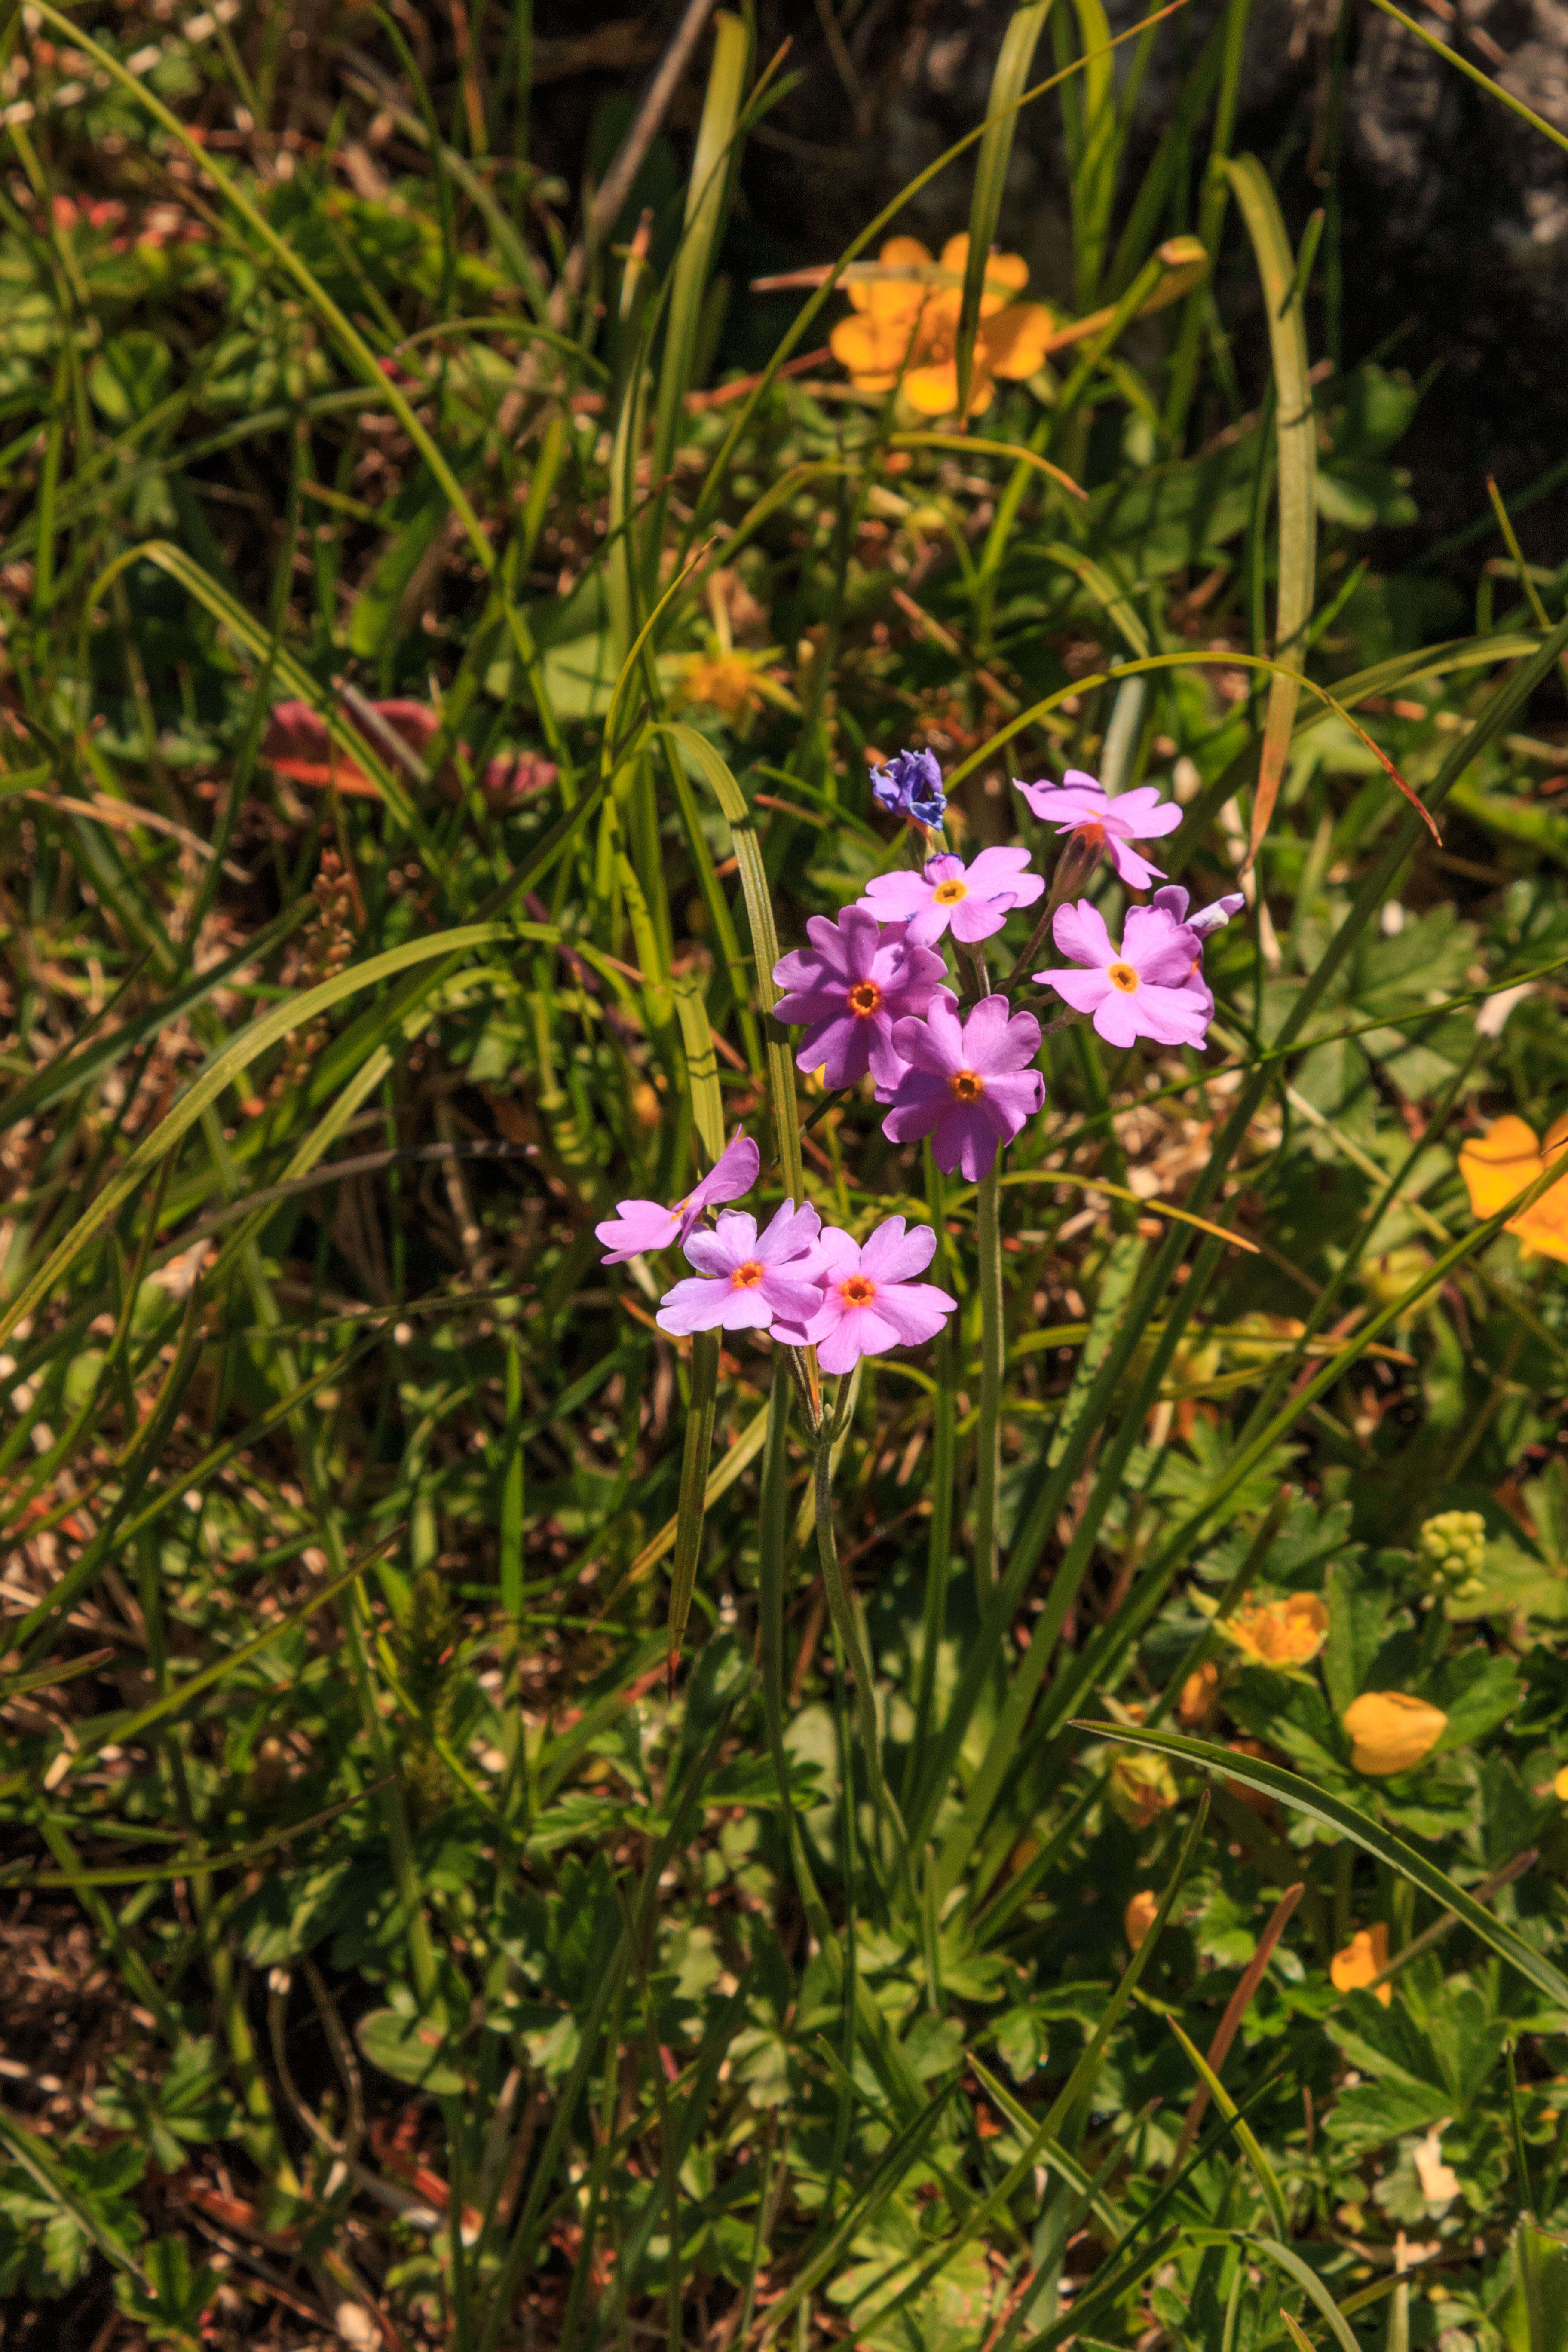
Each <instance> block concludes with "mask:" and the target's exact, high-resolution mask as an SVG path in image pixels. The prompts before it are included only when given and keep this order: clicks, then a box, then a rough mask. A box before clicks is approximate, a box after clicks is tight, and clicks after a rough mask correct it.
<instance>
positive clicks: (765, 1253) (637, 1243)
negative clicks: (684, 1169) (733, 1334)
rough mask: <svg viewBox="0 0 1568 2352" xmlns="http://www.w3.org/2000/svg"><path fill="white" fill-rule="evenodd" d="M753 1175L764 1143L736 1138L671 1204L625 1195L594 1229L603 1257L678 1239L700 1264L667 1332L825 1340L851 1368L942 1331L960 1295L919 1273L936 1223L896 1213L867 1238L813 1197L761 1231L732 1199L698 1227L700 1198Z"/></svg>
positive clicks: (819, 1343)
mask: <svg viewBox="0 0 1568 2352" xmlns="http://www.w3.org/2000/svg"><path fill="white" fill-rule="evenodd" d="M748 1153H749V1154H750V1159H749V1160H748V1159H747V1158H746V1156H745V1155H747V1154H748ZM756 1174H757V1147H756V1145H755V1144H754V1143H748V1142H744V1141H742V1140H739V1139H738V1140H737V1141H735V1142H734V1143H731V1146H730V1148H729V1150H727V1151H726V1152H725V1153H724V1154H723V1156H722V1158H721V1160H719V1161H718V1162H717V1163H716V1165H715V1166H714V1168H713V1169H712V1171H711V1172H710V1174H709V1175H708V1176H706V1177H705V1178H704V1179H703V1181H702V1183H701V1184H700V1185H699V1186H698V1188H697V1191H696V1192H690V1193H689V1194H688V1195H687V1197H686V1199H685V1200H684V1201H677V1202H675V1203H674V1205H673V1206H672V1207H671V1208H668V1209H664V1208H661V1207H660V1205H659V1203H658V1202H657V1201H622V1202H619V1203H618V1207H619V1212H620V1213H619V1215H618V1216H617V1217H613V1218H606V1219H605V1223H603V1224H602V1225H599V1226H597V1227H596V1228H595V1230H596V1232H597V1234H598V1237H599V1239H600V1240H601V1241H602V1242H607V1243H609V1244H611V1248H610V1251H609V1254H608V1255H606V1257H605V1264H606V1265H619V1264H620V1262H621V1260H622V1259H623V1258H626V1257H632V1256H635V1255H637V1253H638V1251H640V1250H644V1249H662V1248H665V1247H667V1246H668V1244H669V1243H670V1242H672V1241H674V1240H676V1239H677V1238H679V1242H680V1244H681V1247H682V1249H683V1250H684V1251H685V1253H686V1257H687V1262H688V1264H689V1265H694V1266H695V1267H696V1269H697V1271H696V1273H695V1274H694V1275H692V1276H689V1277H688V1278H687V1279H686V1280H685V1281H683V1282H678V1283H676V1284H675V1286H673V1288H672V1289H669V1290H667V1291H666V1292H665V1294H664V1297H662V1298H661V1299H660V1301H659V1307H658V1317H657V1318H656V1320H657V1321H658V1328H659V1329H660V1330H661V1331H668V1333H669V1334H670V1335H671V1337H672V1338H680V1339H684V1338H685V1337H686V1336H687V1335H688V1334H689V1332H692V1331H768V1332H771V1333H772V1335H773V1338H774V1339H782V1340H783V1341H784V1344H785V1345H786V1346H788V1347H794V1348H816V1350H817V1360H818V1361H819V1363H820V1364H821V1366H822V1369H823V1370H824V1371H826V1372H847V1371H851V1370H853V1369H854V1367H855V1365H856V1364H857V1363H858V1361H859V1360H860V1358H861V1357H862V1356H882V1355H886V1354H887V1352H888V1350H889V1348H914V1347H918V1346H919V1345H920V1343H921V1340H922V1339H934V1338H935V1336H936V1334H937V1333H938V1332H939V1331H940V1330H941V1328H942V1323H943V1320H944V1319H945V1318H946V1317H948V1316H949V1315H951V1314H952V1311H953V1309H954V1308H955V1307H956V1306H957V1305H958V1301H957V1299H956V1298H953V1297H950V1295H949V1294H948V1292H947V1291H945V1290H939V1289H938V1288H937V1286H936V1285H935V1284H934V1283H930V1282H917V1281H916V1280H915V1279H914V1276H916V1275H918V1274H923V1273H924V1272H925V1269H926V1267H927V1266H928V1265H930V1264H931V1258H932V1257H933V1255H935V1252H936V1234H935V1232H934V1230H933V1229H932V1227H931V1226H930V1225H917V1226H916V1227H915V1228H914V1230H913V1231H912V1232H910V1230H908V1229H907V1228H906V1225H905V1223H904V1220H903V1218H902V1217H887V1218H884V1220H883V1222H882V1223H880V1224H879V1226H878V1227H877V1229H876V1231H875V1233H873V1234H871V1235H870V1236H869V1238H868V1240H866V1241H865V1242H862V1243H856V1242H855V1241H854V1240H853V1239H852V1238H851V1236H850V1235H849V1234H847V1233H845V1232H843V1231H842V1230H841V1229H840V1228H839V1227H838V1226H837V1225H828V1226H826V1227H824V1225H823V1223H822V1220H821V1218H820V1217H819V1216H818V1215H817V1213H816V1210H815V1209H814V1208H812V1207H811V1206H810V1205H809V1203H808V1204H807V1205H806V1206H805V1207H804V1208H799V1209H797V1208H796V1207H795V1202H793V1201H784V1202H781V1204H780V1206H779V1207H778V1208H777V1209H775V1210H774V1212H773V1216H772V1217H771V1218H770V1219H769V1221H768V1223H767V1224H766V1225H764V1226H763V1230H762V1232H761V1233H759V1232H758V1231H757V1221H756V1219H755V1217H753V1216H752V1215H750V1214H749V1213H747V1212H746V1211H744V1210H736V1209H726V1210H725V1211H724V1213H723V1214H722V1215H721V1217H720V1219H719V1221H718V1223H717V1224H716V1225H715V1226H714V1227H713V1229H712V1231H711V1232H709V1231H708V1230H707V1229H706V1228H696V1227H695V1220H696V1218H697V1216H698V1215H699V1214H700V1210H701V1208H702V1206H704V1205H705V1204H706V1203H708V1202H713V1201H726V1200H733V1199H735V1198H736V1196H737V1195H738V1194H739V1193H742V1192H749V1191H750V1190H751V1187H752V1184H753V1183H754V1182H755V1181H756ZM699 1194H700V1195H701V1196H702V1197H701V1200H699V1197H698V1196H699ZM628 1244H629V1246H628Z"/></svg>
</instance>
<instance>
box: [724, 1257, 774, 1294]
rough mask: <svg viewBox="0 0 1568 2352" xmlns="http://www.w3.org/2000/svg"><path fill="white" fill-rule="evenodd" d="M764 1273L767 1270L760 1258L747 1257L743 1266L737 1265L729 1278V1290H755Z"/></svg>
mask: <svg viewBox="0 0 1568 2352" xmlns="http://www.w3.org/2000/svg"><path fill="white" fill-rule="evenodd" d="M766 1272H767V1268H766V1267H765V1266H764V1265H763V1262H762V1260H761V1259H760V1258H755V1257H749V1258H748V1259H747V1260H746V1263H745V1264H744V1265H738V1266H737V1267H736V1268H735V1271H734V1273H733V1274H732V1275H731V1276H730V1287H731V1290H755V1288H756V1286H757V1285H758V1283H759V1282H761V1280H762V1278H763V1275H764V1274H765V1273H766Z"/></svg>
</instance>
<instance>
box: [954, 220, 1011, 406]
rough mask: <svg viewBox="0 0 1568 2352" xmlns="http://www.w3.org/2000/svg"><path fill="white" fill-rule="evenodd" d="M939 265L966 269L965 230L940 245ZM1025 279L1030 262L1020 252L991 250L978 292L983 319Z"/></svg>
mask: <svg viewBox="0 0 1568 2352" xmlns="http://www.w3.org/2000/svg"><path fill="white" fill-rule="evenodd" d="M968 267H969V238H968V236H967V234H963V233H961V234H960V235H959V236H950V237H949V238H948V240H947V243H946V244H945V245H944V246H943V247H942V268H944V269H957V270H963V269H967V268H968ZM1028 282H1029V265H1028V263H1027V262H1026V260H1025V258H1024V257H1023V255H1022V254H1021V253H993V254H992V255H991V257H990V258H989V259H988V260H987V262H986V264H985V282H984V288H983V289H982V291H981V296H980V315H981V317H982V318H983V319H984V318H987V317H989V316H990V314H991V312H992V311H993V310H1001V309H1002V307H1003V306H1004V304H1005V302H1006V300H1007V297H1008V295H1009V294H1021V293H1022V292H1023V290H1024V288H1025V287H1026V285H1027V284H1028ZM1031 373H1032V371H1031Z"/></svg>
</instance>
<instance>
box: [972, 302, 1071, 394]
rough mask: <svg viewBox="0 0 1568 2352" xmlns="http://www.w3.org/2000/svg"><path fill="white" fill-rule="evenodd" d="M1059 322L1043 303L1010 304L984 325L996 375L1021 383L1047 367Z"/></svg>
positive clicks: (983, 332) (982, 333) (986, 342)
mask: <svg viewBox="0 0 1568 2352" xmlns="http://www.w3.org/2000/svg"><path fill="white" fill-rule="evenodd" d="M1056 326H1057V322H1056V320H1055V319H1054V318H1053V317H1052V315H1051V313H1050V311H1049V310H1047V308H1046V306H1045V304H1044V303H1043V302H1009V304H1008V305H1007V308H1006V309H1005V310H998V311H997V313H996V315H995V317H994V318H992V319H984V320H982V321H981V326H980V334H981V340H982V341H984V345H985V349H986V352H987V354H988V356H989V358H990V362H991V366H992V370H993V372H994V373H995V374H997V375H1005V376H1011V377H1013V378H1015V379H1018V378H1021V377H1024V376H1026V375H1033V374H1034V373H1035V371H1036V369H1037V367H1040V366H1042V365H1043V364H1044V362H1045V357H1046V352H1047V348H1048V346H1049V343H1050V340H1051V337H1052V336H1053V335H1054V334H1055V332H1056Z"/></svg>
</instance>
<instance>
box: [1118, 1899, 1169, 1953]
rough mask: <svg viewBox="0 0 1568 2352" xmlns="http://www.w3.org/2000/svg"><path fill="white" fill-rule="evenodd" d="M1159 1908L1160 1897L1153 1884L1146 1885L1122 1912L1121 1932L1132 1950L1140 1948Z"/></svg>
mask: <svg viewBox="0 0 1568 2352" xmlns="http://www.w3.org/2000/svg"><path fill="white" fill-rule="evenodd" d="M1159 1908H1160V1898H1159V1896H1158V1895H1156V1894H1155V1892H1154V1890H1153V1888H1152V1886H1145V1887H1144V1888H1143V1889H1142V1892H1141V1893H1140V1894H1137V1895H1134V1896H1133V1897H1132V1900H1131V1903H1129V1905H1128V1906H1127V1908H1126V1910H1125V1911H1124V1912H1123V1913H1122V1914H1121V1932H1122V1934H1123V1935H1124V1936H1125V1937H1126V1938H1127V1942H1128V1946H1129V1948H1130V1949H1131V1950H1132V1951H1134V1952H1135V1951H1136V1950H1137V1949H1138V1947H1139V1945H1140V1944H1141V1943H1142V1941H1143V1938H1144V1937H1145V1936H1146V1935H1147V1934H1148V1933H1149V1930H1150V1928H1151V1927H1152V1926H1153V1924H1154V1920H1155V1916H1156V1915H1157V1913H1158V1911H1159Z"/></svg>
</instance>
